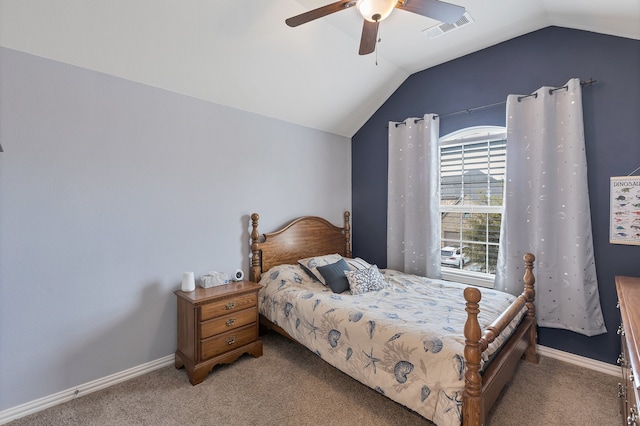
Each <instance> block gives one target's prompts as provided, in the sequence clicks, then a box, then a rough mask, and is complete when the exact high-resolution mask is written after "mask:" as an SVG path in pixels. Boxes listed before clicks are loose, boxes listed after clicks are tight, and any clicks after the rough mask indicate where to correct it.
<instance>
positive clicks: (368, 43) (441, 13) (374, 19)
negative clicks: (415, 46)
mask: <svg viewBox="0 0 640 426" xmlns="http://www.w3.org/2000/svg"><path fill="white" fill-rule="evenodd" d="M353 6H355V7H356V9H357V10H358V12H360V14H361V15H362V17H363V18H364V26H363V27H362V37H361V38H360V50H359V53H360V55H368V54H369V53H372V52H373V51H375V49H376V40H377V37H378V25H379V24H380V21H382V20H383V19H385V18H386V17H388V16H389V14H390V13H391V11H393V9H394V8H397V9H402V10H406V11H408V12H413V13H417V14H418V15H422V16H426V17H428V18H432V19H435V20H437V21H441V22H446V23H448V24H453V23H455V22H457V21H458V20H459V19H460V18H461V17H462V15H464V12H465V9H464V7H462V6H457V5H455V4H451V3H445V2H443V1H439V0H340V1H337V2H335V3H331V4H328V5H326V6H322V7H319V8H317V9H313V10H310V11H309V12H305V13H301V14H300V15H296V16H293V17H291V18H289V19H287V20H285V22H286V24H287V25H288V26H290V27H297V26H298V25H302V24H306V23H307V22H311V21H313V20H316V19H318V18H322V17H324V16H327V15H330V14H332V13H335V12H340V11H341V10H345V9H348V8H350V7H353Z"/></svg>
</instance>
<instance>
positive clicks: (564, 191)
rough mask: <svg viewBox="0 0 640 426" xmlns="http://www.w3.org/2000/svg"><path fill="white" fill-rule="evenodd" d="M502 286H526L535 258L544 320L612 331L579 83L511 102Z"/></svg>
mask: <svg viewBox="0 0 640 426" xmlns="http://www.w3.org/2000/svg"><path fill="white" fill-rule="evenodd" d="M503 207H504V214H503V218H502V228H501V235H500V250H499V254H498V268H497V274H496V282H495V288H496V289H497V290H503V291H507V292H510V293H512V294H519V293H520V292H521V291H522V275H523V273H524V270H523V264H522V256H523V255H524V253H526V252H531V253H533V254H534V255H535V256H536V264H535V271H534V272H535V275H536V312H537V316H538V324H539V325H540V326H543V327H552V328H562V329H566V330H571V331H574V332H577V333H581V334H585V335H587V336H594V335H597V334H602V333H606V328H605V325H604V319H603V316H602V311H601V308H600V296H599V293H598V282H597V278H596V265H595V260H594V255H593V241H592V232H591V212H590V209H589V193H588V188H587V158H586V152H585V143H584V126H583V117H582V91H581V87H580V80H578V79H572V80H570V81H569V82H568V83H567V85H566V86H565V87H562V88H560V89H554V88H550V87H542V88H540V89H539V90H538V91H536V92H535V94H533V95H532V96H518V95H509V97H508V99H507V171H506V182H505V197H504V206H503Z"/></svg>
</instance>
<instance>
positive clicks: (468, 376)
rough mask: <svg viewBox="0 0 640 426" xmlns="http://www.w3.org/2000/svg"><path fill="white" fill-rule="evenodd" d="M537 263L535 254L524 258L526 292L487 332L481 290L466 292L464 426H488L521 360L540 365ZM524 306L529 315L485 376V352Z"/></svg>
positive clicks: (470, 289) (528, 254)
mask: <svg viewBox="0 0 640 426" xmlns="http://www.w3.org/2000/svg"><path fill="white" fill-rule="evenodd" d="M534 260H535V257H534V256H533V255H532V254H530V253H527V254H525V255H524V261H525V275H524V278H523V281H524V291H523V292H522V294H520V296H518V297H517V299H516V300H515V301H514V302H513V303H512V304H511V306H510V307H509V308H508V309H507V310H506V311H504V312H503V313H502V315H500V317H498V319H496V320H495V321H494V322H493V323H492V324H491V325H490V326H489V327H487V329H486V330H484V331H482V330H481V329H480V324H479V323H478V313H479V312H480V309H479V305H478V303H479V302H480V299H481V293H480V290H478V289H477V288H475V287H468V288H466V289H465V290H464V298H465V300H466V305H467V307H466V308H465V310H466V311H467V321H466V323H465V327H464V337H465V348H464V358H465V364H466V372H465V388H464V394H463V403H462V424H463V425H464V426H480V425H484V422H485V418H486V416H487V413H488V411H489V408H491V406H492V405H493V403H494V402H495V400H496V399H497V398H498V396H499V395H500V391H501V390H502V388H503V387H504V385H505V384H506V383H507V382H508V381H509V380H510V379H511V377H513V374H514V372H515V369H516V366H517V364H518V361H519V360H520V359H521V358H524V359H526V360H527V361H530V362H534V363H537V362H538V352H537V348H536V340H537V335H536V312H535V305H534V303H533V302H534V299H535V290H534V286H533V285H534V283H535V278H534V275H533V262H534ZM524 306H526V307H527V313H526V315H525V317H524V318H523V319H522V321H521V322H520V325H519V326H518V328H517V329H516V330H515V331H514V332H513V334H512V335H511V337H510V338H509V340H508V341H507V342H506V343H505V345H504V346H503V347H502V349H501V350H500V352H499V353H498V354H497V355H496V356H495V358H494V359H493V360H492V361H491V363H490V365H489V367H488V368H487V369H486V370H485V371H484V372H483V373H482V374H481V373H480V361H481V359H482V352H484V351H485V350H486V349H487V347H488V346H489V344H490V343H491V342H493V341H494V340H495V339H496V337H498V336H499V335H500V333H502V331H503V330H504V329H505V327H506V326H507V325H508V324H509V323H510V322H511V321H512V320H513V319H514V318H515V316H516V315H517V314H518V312H520V310H521V309H522V308H523V307H524Z"/></svg>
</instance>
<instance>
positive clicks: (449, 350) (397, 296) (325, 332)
mask: <svg viewBox="0 0 640 426" xmlns="http://www.w3.org/2000/svg"><path fill="white" fill-rule="evenodd" d="M381 272H382V273H383V274H384V277H385V279H386V280H387V281H388V282H389V283H390V284H391V287H390V288H386V289H383V290H378V291H372V292H369V293H365V294H360V295H351V294H350V293H349V292H348V291H347V292H345V293H342V294H335V293H333V292H332V291H331V289H330V288H328V287H325V286H323V285H322V284H321V283H319V282H314V281H313V280H312V279H311V278H310V277H309V276H308V275H307V274H306V273H305V272H304V271H303V270H302V268H300V267H299V266H298V265H281V266H277V267H275V268H273V269H271V270H270V271H269V272H267V273H266V274H264V275H263V277H262V280H261V281H260V284H262V285H263V286H264V287H263V288H262V289H261V290H260V293H259V295H260V297H259V309H260V313H261V314H262V315H264V316H265V317H266V318H268V319H269V320H270V321H272V322H273V323H275V324H276V325H278V326H280V327H282V328H283V329H284V330H285V331H287V333H289V334H290V335H291V336H292V337H293V338H295V339H296V340H297V341H298V342H300V343H302V344H303V345H305V346H306V347H307V348H309V349H310V350H312V351H314V352H315V353H316V354H317V355H318V356H319V357H321V358H322V359H324V360H325V361H327V362H328V363H330V364H331V365H333V366H335V367H337V368H338V369H340V370H342V371H343V372H345V373H346V374H348V375H350V376H351V377H353V378H355V379H357V380H359V381H360V382H362V383H364V384H366V385H367V386H369V387H371V388H373V389H375V390H377V391H378V392H380V393H382V394H383V395H385V396H387V397H389V398H391V399H392V400H394V401H396V402H398V403H400V404H403V405H405V406H406V407H408V408H410V409H412V410H414V411H416V412H417V413H419V414H420V415H422V416H423V417H425V418H427V419H429V420H431V421H433V422H434V423H436V424H437V425H440V426H443V425H459V424H460V423H461V407H462V391H463V388H464V357H463V353H464V334H463V330H464V323H465V321H466V319H467V314H466V312H465V310H464V308H465V301H464V297H463V295H462V292H463V290H464V288H465V287H467V285H463V284H458V283H452V282H449V281H441V280H430V279H427V278H423V277H418V276H415V275H409V274H404V273H401V272H397V271H393V270H381ZM480 290H481V291H482V300H481V302H480V314H479V316H478V319H479V322H480V326H481V327H483V329H484V327H486V326H488V325H489V324H491V323H492V322H493V321H494V320H495V319H496V318H497V317H498V316H499V315H500V313H502V311H504V310H505V309H506V308H507V307H508V306H509V304H511V302H512V301H513V300H514V299H515V297H514V296H512V295H510V294H506V293H502V292H499V291H496V290H492V289H480ZM525 311H526V308H524V309H523V310H522V312H521V313H520V316H518V318H517V319H516V320H515V321H514V323H513V324H512V326H511V327H510V328H509V329H507V330H505V332H504V333H503V335H501V336H500V337H498V338H497V339H496V341H494V342H493V343H492V344H491V345H490V346H489V349H488V350H487V351H485V353H484V354H483V357H484V360H487V359H488V357H490V356H491V355H492V354H493V353H495V352H496V349H497V348H498V347H499V345H500V344H501V343H502V342H504V340H506V337H508V335H510V334H511V332H512V331H513V329H514V328H515V326H516V325H517V323H518V322H519V320H520V318H521V317H522V316H523V315H524V313H525Z"/></svg>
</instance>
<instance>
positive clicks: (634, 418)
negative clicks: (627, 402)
mask: <svg viewBox="0 0 640 426" xmlns="http://www.w3.org/2000/svg"><path fill="white" fill-rule="evenodd" d="M629 414H630V416H629V417H627V424H628V425H635V424H636V421H637V420H638V413H637V411H636V408H635V407H631V409H630V410H629Z"/></svg>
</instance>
